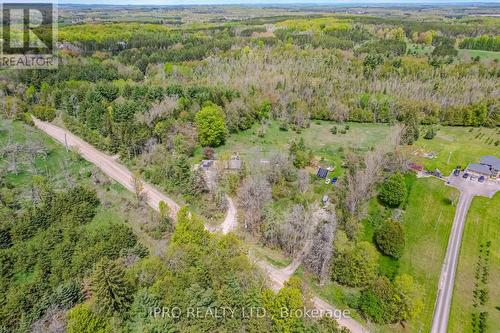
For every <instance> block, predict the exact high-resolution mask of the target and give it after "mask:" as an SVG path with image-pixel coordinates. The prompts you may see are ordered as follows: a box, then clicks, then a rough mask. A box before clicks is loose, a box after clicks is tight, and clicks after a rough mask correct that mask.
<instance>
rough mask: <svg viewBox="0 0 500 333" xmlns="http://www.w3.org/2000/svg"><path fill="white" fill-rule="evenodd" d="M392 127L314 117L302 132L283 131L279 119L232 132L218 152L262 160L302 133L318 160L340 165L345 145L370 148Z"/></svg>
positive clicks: (249, 161) (287, 146)
mask: <svg viewBox="0 0 500 333" xmlns="http://www.w3.org/2000/svg"><path fill="white" fill-rule="evenodd" d="M346 125H348V126H349V130H348V131H347V133H346V134H341V133H340V130H341V129H343V128H345V126H346ZM333 126H337V128H338V130H339V131H338V133H337V134H335V135H334V134H332V133H331V132H330V129H331V128H332V127H333ZM390 131H391V127H390V126H388V125H384V124H360V123H345V124H337V123H333V122H329V121H314V122H312V123H311V126H310V127H309V128H306V129H304V130H302V132H301V133H300V134H299V133H296V132H294V131H291V130H289V131H282V130H280V128H279V124H278V122H275V121H273V122H270V124H269V125H264V126H262V125H256V126H254V127H252V128H251V129H249V130H247V131H242V132H239V133H235V134H232V135H231V136H230V137H229V138H228V139H227V142H226V144H225V145H224V146H222V147H219V148H218V149H217V152H218V154H219V155H220V156H222V157H226V158H227V157H229V156H230V155H231V154H234V153H239V154H240V156H242V158H243V160H244V161H245V162H248V163H259V161H260V160H261V159H267V158H269V157H270V156H272V154H274V153H276V152H282V153H285V154H287V153H288V149H289V147H290V143H291V142H292V141H293V140H299V139H300V137H302V138H304V141H305V143H306V146H308V147H310V148H311V149H312V151H313V153H314V155H315V158H316V159H317V160H318V161H321V160H324V161H325V163H327V164H331V165H333V166H336V167H337V168H338V169H340V168H339V167H340V165H341V164H342V160H343V158H344V154H343V150H344V149H346V148H353V149H357V150H365V151H366V150H368V149H370V148H372V147H375V146H376V145H377V144H379V143H380V142H382V141H383V140H384V139H385V138H386V137H387V135H388V134H389V133H390ZM259 134H261V135H259Z"/></svg>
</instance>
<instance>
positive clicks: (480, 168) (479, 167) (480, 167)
mask: <svg viewBox="0 0 500 333" xmlns="http://www.w3.org/2000/svg"><path fill="white" fill-rule="evenodd" d="M467 170H469V171H472V172H477V173H481V174H484V175H491V170H490V168H489V167H488V166H487V165H484V164H478V163H471V164H469V166H468V167H467Z"/></svg>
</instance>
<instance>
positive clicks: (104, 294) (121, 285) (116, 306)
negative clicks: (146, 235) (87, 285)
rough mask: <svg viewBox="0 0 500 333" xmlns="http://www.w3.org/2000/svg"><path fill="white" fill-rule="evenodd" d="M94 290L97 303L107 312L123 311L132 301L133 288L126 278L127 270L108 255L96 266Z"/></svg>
mask: <svg viewBox="0 0 500 333" xmlns="http://www.w3.org/2000/svg"><path fill="white" fill-rule="evenodd" d="M92 291H93V293H94V296H95V297H96V300H97V304H98V305H99V307H101V308H102V310H104V311H106V312H123V311H125V310H126V309H127V308H128V307H129V306H130V303H131V301H132V296H131V295H132V290H131V287H130V286H129V283H128V281H127V280H126V279H125V270H124V269H123V268H122V267H121V266H119V265H118V264H117V263H116V262H114V261H111V260H109V259H108V258H106V257H104V258H102V259H101V260H100V261H99V262H98V263H97V264H96V266H95V268H94V273H93V275H92Z"/></svg>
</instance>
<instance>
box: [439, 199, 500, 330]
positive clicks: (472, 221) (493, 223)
mask: <svg viewBox="0 0 500 333" xmlns="http://www.w3.org/2000/svg"><path fill="white" fill-rule="evenodd" d="M499 209H500V193H497V194H496V195H495V197H493V199H489V198H482V197H476V198H474V200H473V202H472V205H471V208H470V210H469V214H468V216H467V221H466V225H465V230H464V236H463V240H462V247H461V250H460V259H459V263H458V269H457V275H456V280H455V289H454V292H453V300H452V308H451V314H450V321H449V324H448V332H450V333H458V332H464V331H466V332H471V331H472V312H473V311H475V312H479V311H485V312H488V320H487V330H486V331H485V332H490V333H498V332H499V328H500V308H499V307H500V279H499V277H500V229H499V222H500V219H499V217H498V216H499V215H498V211H499ZM487 241H491V242H492V243H491V253H490V256H489V261H488V262H489V265H488V266H489V278H488V279H487V283H486V285H483V284H482V283H480V287H481V288H483V286H485V287H486V288H487V290H488V301H487V302H486V304H485V305H480V306H478V307H477V308H474V306H473V302H474V296H473V292H474V289H475V288H474V284H475V283H476V278H475V270H476V267H477V263H478V259H479V255H480V252H479V249H480V246H481V244H484V243H486V242H487Z"/></svg>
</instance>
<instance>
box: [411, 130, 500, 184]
mask: <svg viewBox="0 0 500 333" xmlns="http://www.w3.org/2000/svg"><path fill="white" fill-rule="evenodd" d="M498 140H500V130H499V129H497V128H472V127H449V126H442V127H439V131H438V133H437V135H436V137H435V138H434V139H432V140H426V139H424V138H422V137H421V138H420V139H419V140H418V141H417V142H416V144H415V145H413V146H411V147H410V149H411V150H412V151H413V152H415V151H416V150H417V149H421V152H425V153H430V152H434V153H437V158H431V159H429V158H419V159H418V160H419V161H420V163H422V164H423V165H424V166H425V168H426V169H428V170H434V169H435V168H438V169H439V170H441V171H442V172H443V173H444V174H445V175H449V174H450V173H451V171H453V169H454V168H455V167H456V166H458V165H460V166H462V168H465V167H466V166H467V165H468V164H469V163H471V162H474V163H477V162H479V159H480V157H481V156H484V155H499V152H500V146H496V145H495V142H496V141H498Z"/></svg>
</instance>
